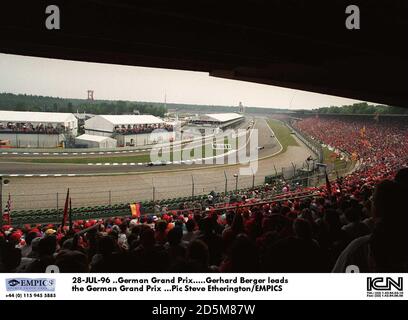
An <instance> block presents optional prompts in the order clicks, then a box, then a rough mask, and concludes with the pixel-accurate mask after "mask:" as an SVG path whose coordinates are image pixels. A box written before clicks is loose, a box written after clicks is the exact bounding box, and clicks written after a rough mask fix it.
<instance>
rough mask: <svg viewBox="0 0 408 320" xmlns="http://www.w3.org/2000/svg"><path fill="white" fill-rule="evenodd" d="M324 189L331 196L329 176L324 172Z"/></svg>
mask: <svg viewBox="0 0 408 320" xmlns="http://www.w3.org/2000/svg"><path fill="white" fill-rule="evenodd" d="M326 189H327V192H328V193H329V195H331V194H332V188H331V184H330V181H329V176H328V175H327V172H326Z"/></svg>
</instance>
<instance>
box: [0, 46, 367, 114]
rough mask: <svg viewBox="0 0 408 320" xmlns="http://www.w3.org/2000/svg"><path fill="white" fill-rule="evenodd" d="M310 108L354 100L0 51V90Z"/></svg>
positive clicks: (205, 76) (202, 75) (183, 73)
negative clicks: (91, 91) (88, 92)
mask: <svg viewBox="0 0 408 320" xmlns="http://www.w3.org/2000/svg"><path fill="white" fill-rule="evenodd" d="M88 89H91V90H94V98H95V99H106V100H133V101H157V102H163V101H164V95H165V93H166V95H167V102H175V103H193V104H209V105H228V106H231V105H238V103H239V102H240V101H242V103H243V104H244V105H246V106H254V107H272V108H273V107H276V108H290V109H300V108H305V109H312V108H316V107H325V106H331V105H338V106H340V105H344V104H352V103H355V102H359V101H358V100H352V99H346V98H340V97H335V96H328V95H323V94H317V93H310V92H306V91H300V90H292V89H285V88H280V87H275V86H268V85H262V84H255V83H251V82H244V81H236V80H227V79H221V78H214V77H210V76H209V75H208V73H205V72H192V71H180V70H169V69H157V68H143V67H133V66H121V65H111V64H102V63H88V62H76V61H66V60H56V59H45V58H35V57H26V56H18V55H10V54H1V53H0V92H11V93H26V94H33V95H43V96H53V97H62V98H82V99H86V97H87V90H88Z"/></svg>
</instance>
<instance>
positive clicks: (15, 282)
mask: <svg viewBox="0 0 408 320" xmlns="http://www.w3.org/2000/svg"><path fill="white" fill-rule="evenodd" d="M55 282H56V281H55V279H49V278H38V279H31V278H12V279H6V290H7V291H26V292H40V291H55Z"/></svg>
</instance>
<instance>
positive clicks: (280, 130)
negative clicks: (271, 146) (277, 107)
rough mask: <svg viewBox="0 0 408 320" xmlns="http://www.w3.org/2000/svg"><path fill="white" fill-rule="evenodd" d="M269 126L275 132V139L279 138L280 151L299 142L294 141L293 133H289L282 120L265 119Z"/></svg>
mask: <svg viewBox="0 0 408 320" xmlns="http://www.w3.org/2000/svg"><path fill="white" fill-rule="evenodd" d="M267 122H268V125H269V127H270V128H271V129H272V130H273V132H274V133H275V137H276V139H278V140H279V142H280V143H281V145H282V151H281V152H285V151H286V150H287V149H288V147H289V146H298V145H299V144H298V143H297V142H296V140H295V138H294V137H293V135H292V134H291V133H290V129H289V128H288V127H287V126H285V125H284V124H283V123H282V122H280V121H278V120H273V119H270V120H268V121H267Z"/></svg>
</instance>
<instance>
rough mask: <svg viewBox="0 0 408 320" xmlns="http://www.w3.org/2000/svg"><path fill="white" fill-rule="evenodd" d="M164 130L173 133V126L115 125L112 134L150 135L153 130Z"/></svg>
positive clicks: (165, 124)
mask: <svg viewBox="0 0 408 320" xmlns="http://www.w3.org/2000/svg"><path fill="white" fill-rule="evenodd" d="M159 129H161V130H166V131H169V132H170V131H173V130H174V126H173V125H171V124H167V123H164V124H133V125H131V124H128V125H117V126H115V128H114V132H115V133H117V134H139V133H151V132H153V131H154V130H159Z"/></svg>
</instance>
